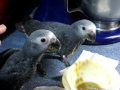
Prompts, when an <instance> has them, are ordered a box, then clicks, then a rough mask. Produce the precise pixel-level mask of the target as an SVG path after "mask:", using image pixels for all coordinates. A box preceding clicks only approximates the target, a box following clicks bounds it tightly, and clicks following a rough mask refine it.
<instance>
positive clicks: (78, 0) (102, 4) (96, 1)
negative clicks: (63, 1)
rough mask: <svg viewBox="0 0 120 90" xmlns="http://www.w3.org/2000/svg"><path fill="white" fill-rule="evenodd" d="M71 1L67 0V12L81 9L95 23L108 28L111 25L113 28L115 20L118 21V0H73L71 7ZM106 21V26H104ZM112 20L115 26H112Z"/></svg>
mask: <svg viewBox="0 0 120 90" xmlns="http://www.w3.org/2000/svg"><path fill="white" fill-rule="evenodd" d="M71 2H72V0H67V7H68V8H67V10H68V12H74V11H81V12H82V13H84V14H85V15H87V16H88V17H90V18H91V19H93V20H94V21H95V22H97V25H99V24H104V25H100V26H104V27H110V28H111V25H112V27H113V28H114V27H117V26H116V22H118V21H120V0H73V2H72V4H74V6H73V7H71V5H72V4H71ZM98 22H100V23H98ZM102 22H103V23H102ZM106 22H107V26H105V23H106ZM114 22H115V26H113V25H114V24H113V23H114ZM111 23H112V24H111ZM109 25H110V26H109Z"/></svg>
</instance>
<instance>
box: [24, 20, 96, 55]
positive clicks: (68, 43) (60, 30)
mask: <svg viewBox="0 0 120 90" xmlns="http://www.w3.org/2000/svg"><path fill="white" fill-rule="evenodd" d="M23 26H24V29H25V31H26V33H27V34H28V35H29V34H30V33H32V32H33V31H35V30H37V29H49V30H51V31H52V32H53V33H54V34H55V35H56V37H57V38H58V39H59V40H60V42H61V49H60V50H59V51H58V52H57V54H58V55H61V56H65V57H66V56H68V55H69V54H71V53H72V52H73V51H74V50H76V49H77V48H78V46H79V45H80V44H82V43H83V42H85V40H86V39H87V40H89V41H95V35H96V26H95V24H94V23H93V22H91V21H89V20H85V19H84V20H79V21H76V22H74V23H73V24H72V25H67V24H63V23H59V22H40V21H38V20H33V19H32V20H29V21H27V22H25V23H24V25H23Z"/></svg>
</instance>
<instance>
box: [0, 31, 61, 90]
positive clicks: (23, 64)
mask: <svg viewBox="0 0 120 90" xmlns="http://www.w3.org/2000/svg"><path fill="white" fill-rule="evenodd" d="M59 47H60V42H59V40H58V39H57V37H56V36H55V35H54V34H53V33H52V32H51V31H49V30H43V29H42V30H37V31H34V32H32V33H31V35H30V36H29V37H28V39H27V40H26V42H25V44H24V45H23V47H22V48H21V49H20V50H15V52H14V53H13V52H12V51H10V52H9V51H8V50H7V51H6V52H7V53H5V52H4V53H1V54H0V55H1V58H2V59H7V60H5V61H6V62H4V65H2V67H1V70H0V90H20V88H21V86H22V85H23V84H24V83H25V82H27V81H28V80H29V79H30V78H31V77H32V76H33V75H34V73H35V71H36V66H37V63H38V62H40V61H39V60H40V59H38V57H41V58H42V56H43V55H44V53H45V52H54V51H56V50H59ZM51 48H52V49H51ZM9 53H10V54H9ZM2 54H3V55H2ZM6 55H8V56H9V57H8V58H4V57H5V56H6ZM0 60H1V59H0Z"/></svg>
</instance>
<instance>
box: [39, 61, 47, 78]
mask: <svg viewBox="0 0 120 90" xmlns="http://www.w3.org/2000/svg"><path fill="white" fill-rule="evenodd" d="M37 73H38V74H39V76H41V77H44V76H45V75H46V71H45V69H44V68H43V65H42V64H41V63H39V64H38V65H37Z"/></svg>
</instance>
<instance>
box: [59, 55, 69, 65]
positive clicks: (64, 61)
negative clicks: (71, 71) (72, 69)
mask: <svg viewBox="0 0 120 90" xmlns="http://www.w3.org/2000/svg"><path fill="white" fill-rule="evenodd" d="M61 61H62V62H63V63H64V64H65V66H66V67H69V66H70V65H71V64H70V62H69V61H68V60H67V57H66V56H65V55H63V56H62V59H61Z"/></svg>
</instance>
